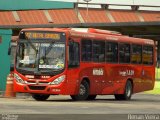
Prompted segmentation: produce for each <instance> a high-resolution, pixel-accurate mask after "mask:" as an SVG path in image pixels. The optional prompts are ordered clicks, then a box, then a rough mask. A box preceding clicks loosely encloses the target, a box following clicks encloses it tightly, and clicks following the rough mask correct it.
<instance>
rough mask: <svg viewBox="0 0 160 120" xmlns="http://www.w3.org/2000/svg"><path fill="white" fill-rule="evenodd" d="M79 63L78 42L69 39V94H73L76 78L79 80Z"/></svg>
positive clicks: (75, 88)
mask: <svg viewBox="0 0 160 120" xmlns="http://www.w3.org/2000/svg"><path fill="white" fill-rule="evenodd" d="M79 65H80V53H79V43H78V42H74V41H71V42H69V46H68V70H67V80H68V86H69V87H70V88H69V91H70V94H73V93H75V92H76V90H77V89H78V84H77V82H78V81H77V80H79Z"/></svg>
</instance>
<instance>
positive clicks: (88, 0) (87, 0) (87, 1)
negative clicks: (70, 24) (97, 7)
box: [83, 0, 92, 22]
mask: <svg viewBox="0 0 160 120" xmlns="http://www.w3.org/2000/svg"><path fill="white" fill-rule="evenodd" d="M83 1H84V2H86V3H87V14H86V22H88V3H89V2H90V1H92V0H83Z"/></svg>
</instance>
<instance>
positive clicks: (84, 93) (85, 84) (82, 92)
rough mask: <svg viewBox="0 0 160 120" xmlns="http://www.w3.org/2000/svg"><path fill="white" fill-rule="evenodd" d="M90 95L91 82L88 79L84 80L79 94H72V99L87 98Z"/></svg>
mask: <svg viewBox="0 0 160 120" xmlns="http://www.w3.org/2000/svg"><path fill="white" fill-rule="evenodd" d="M88 95H89V84H88V82H87V81H86V80H83V81H82V82H81V84H80V87H79V93H78V95H71V98H72V100H75V101H78V100H87V98H88Z"/></svg>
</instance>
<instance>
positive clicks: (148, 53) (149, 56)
mask: <svg viewBox="0 0 160 120" xmlns="http://www.w3.org/2000/svg"><path fill="white" fill-rule="evenodd" d="M143 64H145V65H153V47H152V46H147V45H144V46H143Z"/></svg>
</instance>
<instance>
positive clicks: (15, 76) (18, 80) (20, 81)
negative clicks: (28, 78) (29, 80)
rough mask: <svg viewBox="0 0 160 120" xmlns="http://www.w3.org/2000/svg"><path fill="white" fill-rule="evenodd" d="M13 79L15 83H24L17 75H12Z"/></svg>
mask: <svg viewBox="0 0 160 120" xmlns="http://www.w3.org/2000/svg"><path fill="white" fill-rule="evenodd" d="M14 78H15V79H16V81H17V82H18V83H24V81H23V80H22V78H21V77H19V75H18V74H16V73H14Z"/></svg>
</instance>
